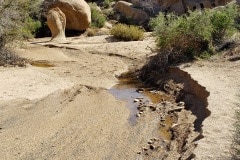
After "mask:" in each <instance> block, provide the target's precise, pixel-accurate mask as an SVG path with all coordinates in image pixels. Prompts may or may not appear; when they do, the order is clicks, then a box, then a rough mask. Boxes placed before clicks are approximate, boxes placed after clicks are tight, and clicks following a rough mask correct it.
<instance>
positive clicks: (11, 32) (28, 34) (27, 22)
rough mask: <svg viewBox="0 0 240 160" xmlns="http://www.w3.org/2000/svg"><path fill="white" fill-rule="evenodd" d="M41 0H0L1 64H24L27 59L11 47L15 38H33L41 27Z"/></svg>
mask: <svg viewBox="0 0 240 160" xmlns="http://www.w3.org/2000/svg"><path fill="white" fill-rule="evenodd" d="M40 2H41V1H39V0H32V1H29V0H21V1H19V0H0V65H19V66H24V65H25V63H26V60H25V59H23V58H20V57H18V56H17V55H16V54H14V52H13V51H12V50H11V49H9V48H10V46H11V45H10V43H12V42H14V40H23V39H26V38H32V37H33V35H34V33H35V32H36V30H37V29H38V28H39V27H40V22H39V21H38V20H37V17H38V14H39V8H40V7H39V6H40Z"/></svg>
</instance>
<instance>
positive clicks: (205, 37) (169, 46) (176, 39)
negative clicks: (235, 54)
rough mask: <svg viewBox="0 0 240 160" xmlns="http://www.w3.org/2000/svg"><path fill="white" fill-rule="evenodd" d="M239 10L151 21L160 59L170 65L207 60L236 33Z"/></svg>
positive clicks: (192, 13)
mask: <svg viewBox="0 0 240 160" xmlns="http://www.w3.org/2000/svg"><path fill="white" fill-rule="evenodd" d="M237 17H239V11H238V7H237V6H236V5H233V4H231V5H228V6H226V7H221V8H216V9H211V10H210V9H206V10H197V11H194V12H191V11H189V13H188V14H187V15H182V16H177V15H174V14H173V13H170V14H167V15H164V14H163V13H160V14H159V15H158V17H156V18H154V19H152V20H151V21H150V26H151V27H152V28H153V29H154V35H155V36H156V37H157V41H156V42H157V46H158V48H159V55H161V56H167V58H168V62H169V63H170V64H173V63H179V62H184V61H188V60H193V59H195V58H196V57H200V58H202V57H208V56H210V55H212V54H214V53H215V51H216V47H217V46H219V45H223V44H224V43H225V42H227V41H229V38H230V37H231V36H232V35H233V34H234V33H235V31H236V30H237V28H236V26H237V25H236V19H237Z"/></svg>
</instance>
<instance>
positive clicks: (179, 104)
mask: <svg viewBox="0 0 240 160" xmlns="http://www.w3.org/2000/svg"><path fill="white" fill-rule="evenodd" d="M177 105H178V106H184V105H185V103H184V102H179V103H178V104H177Z"/></svg>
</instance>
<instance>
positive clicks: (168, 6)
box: [131, 0, 232, 15]
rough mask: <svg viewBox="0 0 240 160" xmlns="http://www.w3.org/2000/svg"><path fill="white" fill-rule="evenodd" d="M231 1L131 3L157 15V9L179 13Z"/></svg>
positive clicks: (152, 0)
mask: <svg viewBox="0 0 240 160" xmlns="http://www.w3.org/2000/svg"><path fill="white" fill-rule="evenodd" d="M231 1H232V0H199V1H197V0H132V1H131V3H133V4H134V5H136V6H140V7H141V8H142V9H143V10H145V11H148V13H151V14H155V15H157V14H158V12H159V11H161V12H174V13H176V14H178V15H180V14H183V13H185V12H186V11H187V10H196V9H204V8H214V7H218V6H224V5H226V4H227V3H229V2H231Z"/></svg>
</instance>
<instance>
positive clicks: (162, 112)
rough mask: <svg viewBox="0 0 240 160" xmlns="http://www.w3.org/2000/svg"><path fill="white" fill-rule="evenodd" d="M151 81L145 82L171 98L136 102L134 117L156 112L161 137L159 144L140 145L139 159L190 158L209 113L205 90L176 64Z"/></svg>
mask: <svg viewBox="0 0 240 160" xmlns="http://www.w3.org/2000/svg"><path fill="white" fill-rule="evenodd" d="M160 77H161V76H160ZM152 82H154V83H150V84H148V85H152V86H155V87H156V88H159V89H160V88H161V89H162V91H164V92H165V93H166V94H168V95H169V97H171V99H172V100H174V101H168V100H163V99H162V101H160V102H157V103H155V104H153V103H147V104H146V103H142V102H140V104H139V106H138V110H139V113H138V114H137V115H138V117H140V116H141V117H142V116H143V115H144V114H145V112H150V114H152V112H153V111H154V112H155V113H154V114H157V115H158V117H159V135H160V140H161V144H160V143H158V145H157V144H155V145H154V147H153V146H151V145H148V147H150V148H146V147H143V149H142V152H141V155H142V157H143V159H156V158H157V159H192V158H193V157H195V155H194V154H193V150H194V149H195V147H196V143H195V142H196V141H197V140H199V139H201V138H203V137H204V135H202V122H203V120H204V119H205V118H206V117H208V116H209V115H210V111H209V110H208V109H207V106H208V100H207V98H208V96H209V92H208V91H207V90H206V88H205V87H203V86H201V85H199V84H198V82H197V81H195V80H194V79H192V78H191V76H190V75H189V74H188V73H187V72H185V71H183V70H181V69H179V68H178V67H170V68H168V69H167V70H166V73H165V74H164V79H161V78H159V77H158V79H157V78H156V77H155V79H154V81H152ZM152 116H153V117H154V115H152ZM159 148H161V151H160V150H159Z"/></svg>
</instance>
